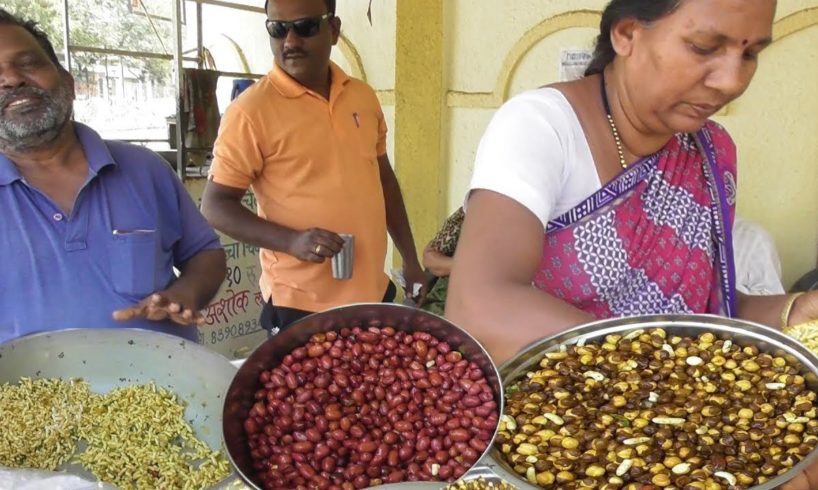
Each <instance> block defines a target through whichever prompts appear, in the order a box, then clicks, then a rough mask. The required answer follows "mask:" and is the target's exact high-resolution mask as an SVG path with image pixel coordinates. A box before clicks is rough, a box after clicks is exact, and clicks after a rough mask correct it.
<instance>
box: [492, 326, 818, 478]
mask: <svg viewBox="0 0 818 490" xmlns="http://www.w3.org/2000/svg"><path fill="white" fill-rule="evenodd" d="M650 328H663V329H664V330H665V331H666V332H667V333H668V334H673V335H678V336H688V337H696V336H698V335H701V334H703V333H705V332H711V333H713V334H714V335H716V336H717V337H718V338H720V339H725V340H726V339H730V340H732V341H733V343H734V344H736V345H741V346H748V345H754V346H756V347H757V348H758V349H759V351H761V352H765V353H768V354H772V355H775V356H781V357H784V358H786V359H787V360H788V361H789V362H791V363H797V364H799V365H800V366H801V367H802V373H803V375H804V377H805V380H806V384H807V386H808V387H809V388H810V389H811V390H813V391H818V358H817V357H816V356H815V355H814V354H813V353H812V352H810V351H809V350H808V349H807V348H806V347H804V346H803V345H801V344H800V343H799V342H797V341H796V340H794V339H792V338H791V337H788V336H787V335H785V334H783V333H781V332H780V331H778V330H773V329H771V328H769V327H765V326H763V325H759V324H756V323H751V322H746V321H742V320H736V319H729V318H723V317H717V316H711V315H669V316H661V315H653V316H642V317H632V318H618V319H612V320H602V321H597V322H593V323H588V324H585V325H581V326H579V327H576V328H573V329H571V330H567V331H565V332H562V333H560V334H558V335H555V336H552V337H548V338H546V339H543V340H540V341H538V342H535V343H533V344H531V345H529V346H528V347H526V348H525V349H523V350H522V351H521V352H520V353H518V354H517V355H516V356H515V357H513V358H512V359H510V360H508V361H507V362H505V363H504V364H503V365H502V366H500V375H501V376H502V377H503V384H504V386H507V385H508V384H510V383H512V382H514V381H515V380H517V379H519V378H520V377H521V376H523V375H524V374H525V373H526V372H527V371H530V370H532V369H535V366H536V365H537V364H538V362H539V361H540V359H542V356H543V354H545V353H546V352H551V351H554V350H556V349H558V348H559V346H560V345H572V344H575V343H577V341H579V340H580V339H584V340H585V341H589V342H591V341H597V342H601V341H603V340H604V338H605V336H606V335H610V334H617V333H618V334H622V333H625V332H630V331H633V330H636V329H650ZM816 456H818V449H816V450H813V451H812V452H811V453H810V454H808V455H807V457H806V458H804V460H802V461H801V462H800V463H798V464H797V465H796V466H794V467H793V468H792V469H791V470H790V471H788V472H787V473H785V474H783V475H780V476H778V477H776V478H774V479H772V480H770V481H768V482H766V483H764V484H762V485H756V486H754V487H752V489H751V490H773V489H776V488H779V487H780V486H781V485H783V484H784V483H786V482H787V481H789V480H791V479H792V478H794V477H795V476H796V475H797V474H798V472H799V471H801V470H802V469H803V468H805V467H806V466H807V465H809V464H810V463H811V462H812V461H814V460H815V458H816ZM484 463H486V464H487V467H488V468H489V469H490V470H491V471H493V472H494V473H496V474H497V475H499V476H500V477H502V478H503V479H505V480H506V481H508V482H509V483H511V484H513V485H514V486H516V487H518V488H519V489H521V490H537V489H539V488H540V487H537V486H533V485H531V484H530V483H528V481H527V480H525V479H523V478H522V477H521V476H520V475H518V474H517V473H516V472H515V471H514V470H513V469H512V468H511V466H510V465H508V463H506V461H505V460H504V459H503V456H502V454H501V453H500V451H498V450H497V448H496V447H493V448H492V449H491V451H490V453H489V457H488V458H485V460H484Z"/></svg>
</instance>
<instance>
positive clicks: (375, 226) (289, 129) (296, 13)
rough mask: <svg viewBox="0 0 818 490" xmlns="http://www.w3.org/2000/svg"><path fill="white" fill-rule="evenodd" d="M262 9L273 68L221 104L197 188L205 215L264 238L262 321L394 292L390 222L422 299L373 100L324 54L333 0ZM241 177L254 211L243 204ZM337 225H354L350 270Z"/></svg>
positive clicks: (281, 322)
mask: <svg viewBox="0 0 818 490" xmlns="http://www.w3.org/2000/svg"><path fill="white" fill-rule="evenodd" d="M266 11H267V17H268V20H267V21H266V27H267V31H268V33H269V34H270V46H271V48H272V51H273V55H274V57H275V65H274V68H273V70H272V71H271V72H270V73H269V74H268V75H267V76H266V77H265V78H263V79H261V80H259V81H258V82H256V83H255V84H253V85H252V86H251V87H250V88H248V89H247V90H246V91H245V92H243V93H242V95H241V96H240V97H239V98H238V99H236V101H234V102H233V103H232V104H231V105H230V107H229V108H228V109H227V112H226V114H225V115H224V117H223V119H222V123H221V127H220V129H219V136H218V139H217V140H216V146H215V150H214V160H213V166H212V167H211V171H210V179H209V181H208V183H207V187H206V188H205V191H204V195H203V197H202V212H203V213H204V215H205V216H206V217H207V219H208V220H209V221H210V223H211V224H212V225H213V226H214V227H216V228H218V229H219V230H221V231H223V232H224V233H226V234H228V235H230V236H232V237H234V238H236V239H237V240H240V241H242V242H245V243H250V244H253V245H256V246H258V247H260V248H261V249H262V250H261V266H262V276H261V290H262V294H263V295H264V298H265V299H266V300H267V304H266V305H265V307H264V311H263V312H262V324H263V325H264V326H265V328H267V329H269V330H271V331H273V332H274V331H275V329H276V328H284V327H286V326H287V325H289V324H290V323H292V322H293V321H295V320H297V319H299V318H301V317H303V316H305V315H307V314H309V313H312V312H317V311H322V310H325V309H327V308H332V307H335V306H340V305H344V304H349V303H356V302H373V301H392V300H393V299H394V296H395V287H394V285H393V284H392V283H391V282H390V281H389V279H388V278H387V276H386V274H385V273H384V260H385V258H386V233H387V230H388V232H389V234H390V235H391V236H392V239H393V240H394V242H395V245H396V247H397V249H398V251H399V252H400V254H401V256H402V258H403V274H404V277H405V279H406V283H407V284H409V285H412V284H414V283H420V284H424V287H423V290H422V291H421V295H420V296H421V299H422V296H423V295H424V294H425V278H424V274H423V271H422V269H421V267H420V264H419V262H418V259H417V252H416V250H415V245H414V241H413V239H412V232H411V229H410V227H409V221H408V219H407V215H406V209H405V207H404V204H403V198H402V196H401V192H400V187H399V186H398V181H397V179H396V177H395V173H394V172H393V170H392V167H391V165H390V163H389V158H388V157H387V155H386V124H385V122H384V117H383V112H382V111H381V107H380V104H379V102H378V100H377V98H376V96H375V93H374V92H373V90H372V89H371V88H370V87H369V86H368V85H366V84H365V83H363V82H361V81H359V80H355V79H352V78H349V77H348V76H347V75H346V74H345V73H344V72H343V71H342V70H341V69H340V68H339V67H338V66H336V65H335V64H334V63H332V62H331V61H330V51H331V49H332V46H333V45H334V44H335V43H336V42H337V41H338V36H339V35H340V28H341V20H340V19H339V18H338V17H336V16H335V15H334V13H335V1H334V0H270V1H269V2H268V5H266ZM248 188H251V189H252V190H253V192H254V193H255V195H256V200H257V202H258V210H257V211H258V215H255V214H253V213H252V212H250V211H248V210H247V209H246V208H244V207H243V206H242V204H241V198H242V197H243V196H244V193H245V192H246V190H247V189H248ZM341 233H348V234H352V235H354V237H355V246H354V252H355V254H354V258H353V273H352V278H351V279H347V280H337V279H334V278H333V277H332V271H331V267H330V261H329V260H327V259H328V258H330V257H332V256H333V255H335V254H336V253H338V252H339V251H340V250H341V247H342V245H343V240H342V239H341V237H340V236H339V234H341ZM409 294H411V293H409Z"/></svg>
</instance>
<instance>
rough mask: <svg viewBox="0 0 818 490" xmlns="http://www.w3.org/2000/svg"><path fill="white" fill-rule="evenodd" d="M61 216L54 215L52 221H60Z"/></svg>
mask: <svg viewBox="0 0 818 490" xmlns="http://www.w3.org/2000/svg"><path fill="white" fill-rule="evenodd" d="M62 218H63V215H62V214H60V213H56V214H54V221H62Z"/></svg>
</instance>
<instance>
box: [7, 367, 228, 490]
mask: <svg viewBox="0 0 818 490" xmlns="http://www.w3.org/2000/svg"><path fill="white" fill-rule="evenodd" d="M7 402H10V403H7ZM21 409H22V410H21ZM32 410H33V412H32ZM32 414H34V415H35V416H32ZM0 420H2V425H0V464H3V465H6V466H9V467H14V468H21V467H25V468H38V469H49V470H53V469H55V468H56V467H58V466H60V465H61V464H63V463H64V462H65V461H66V460H67V459H68V458H70V456H71V455H73V454H74V453H75V451H76V446H77V443H78V442H79V441H82V442H83V443H84V444H85V445H87V448H86V449H85V450H84V451H83V452H82V453H80V454H79V455H78V457H77V458H76V461H77V462H79V463H81V464H82V465H83V466H84V467H85V468H86V469H87V470H88V471H91V472H92V473H93V474H94V475H95V476H96V477H97V478H98V479H100V480H101V481H104V482H107V483H111V484H113V485H116V486H118V487H120V488H122V489H124V490H130V489H136V488H162V489H201V488H206V487H209V486H212V485H213V484H215V483H217V482H219V481H220V480H222V479H224V478H225V477H227V476H228V475H229V474H230V467H229V464H228V462H227V460H226V458H225V457H224V455H223V454H222V453H221V452H217V451H212V450H210V448H209V447H208V446H207V445H206V444H205V443H203V442H201V441H199V440H198V439H196V437H195V436H194V435H193V430H192V429H191V427H190V425H189V424H188V423H187V422H186V421H185V419H184V405H183V404H180V403H179V401H178V400H177V399H176V396H175V395H173V394H172V393H170V392H169V391H167V390H165V389H164V388H161V387H157V386H156V385H154V384H148V385H132V386H128V387H123V388H117V389H114V390H113V391H111V392H110V393H109V394H107V395H98V394H95V393H91V391H90V389H89V387H88V384H87V383H85V382H84V381H79V380H71V381H67V382H66V381H62V380H56V379H38V380H31V379H29V378H23V379H21V380H20V383H19V384H16V385H10V384H5V385H3V386H0ZM49 455H53V456H51V457H49Z"/></svg>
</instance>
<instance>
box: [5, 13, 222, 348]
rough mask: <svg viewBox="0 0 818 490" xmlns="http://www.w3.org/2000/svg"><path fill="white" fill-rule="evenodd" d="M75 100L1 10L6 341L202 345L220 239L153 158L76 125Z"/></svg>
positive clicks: (218, 276) (216, 281)
mask: <svg viewBox="0 0 818 490" xmlns="http://www.w3.org/2000/svg"><path fill="white" fill-rule="evenodd" d="M73 96H74V93H73V79H72V77H71V75H70V74H69V73H68V72H67V71H65V69H63V68H62V66H60V64H59V61H58V59H57V57H56V54H55V53H54V49H53V47H52V46H51V43H50V42H49V41H48V39H47V37H46V36H45V34H44V33H43V32H42V31H40V30H39V29H37V28H36V27H35V26H34V24H32V23H27V22H23V21H21V20H19V19H17V18H16V17H14V16H13V15H11V14H9V13H8V12H6V11H4V10H2V9H0V212H2V213H3V219H2V220H0V274H2V279H0V342H1V341H5V340H9V339H12V338H15V337H18V336H21V335H25V334H28V333H33V332H38V331H47V330H58V329H64V328H74V327H94V328H99V327H137V328H145V329H150V330H156V331H161V332H167V333H172V334H176V335H180V336H182V337H186V338H188V339H191V340H193V339H195V338H196V329H195V328H194V326H195V325H196V324H197V323H199V322H201V320H202V317H201V314H200V313H199V312H198V310H199V309H201V308H203V307H204V306H205V305H206V304H207V302H208V301H210V300H211V299H212V297H213V295H214V294H215V293H216V291H217V289H218V288H219V285H220V284H221V282H222V279H223V278H224V277H225V256H224V252H223V251H222V249H221V246H220V244H219V239H218V237H217V236H216V234H215V233H214V232H213V230H212V229H211V228H210V227H209V226H208V225H207V223H206V222H205V220H204V218H203V217H202V216H201V214H200V213H199V211H198V209H196V206H195V204H194V203H193V201H192V200H191V198H190V196H188V194H187V192H186V191H185V188H184V186H182V184H181V183H180V182H179V180H178V179H177V178H176V176H175V175H174V173H173V171H172V170H171V169H170V167H169V166H168V165H167V164H166V163H165V162H164V161H163V160H161V158H160V157H158V156H157V155H156V154H155V153H153V152H151V151H149V150H146V149H143V148H140V147H136V146H133V145H128V144H124V143H117V142H111V141H105V140H103V139H102V138H100V136H99V135H98V134H97V133H96V132H94V131H93V130H92V129H90V128H88V127H87V126H84V125H82V124H79V123H74V122H72V121H71V119H70V117H71V112H72V109H73V107H72V106H73ZM174 267H176V268H178V269H179V270H180V271H181V275H180V276H179V277H176V275H175V274H174V271H173V268H174Z"/></svg>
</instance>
